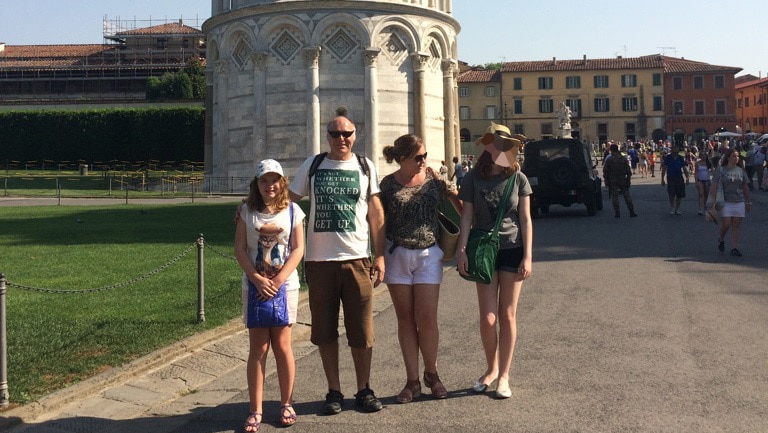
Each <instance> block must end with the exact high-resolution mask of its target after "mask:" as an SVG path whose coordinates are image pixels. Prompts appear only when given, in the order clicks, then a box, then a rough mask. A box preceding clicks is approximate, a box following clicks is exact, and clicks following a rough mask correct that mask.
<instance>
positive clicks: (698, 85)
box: [693, 75, 704, 90]
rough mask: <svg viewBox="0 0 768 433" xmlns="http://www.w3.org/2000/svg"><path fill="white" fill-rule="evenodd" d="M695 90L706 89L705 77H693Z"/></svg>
mask: <svg viewBox="0 0 768 433" xmlns="http://www.w3.org/2000/svg"><path fill="white" fill-rule="evenodd" d="M693 88H694V89H697V90H700V89H703V88H704V76H703V75H696V76H694V77H693Z"/></svg>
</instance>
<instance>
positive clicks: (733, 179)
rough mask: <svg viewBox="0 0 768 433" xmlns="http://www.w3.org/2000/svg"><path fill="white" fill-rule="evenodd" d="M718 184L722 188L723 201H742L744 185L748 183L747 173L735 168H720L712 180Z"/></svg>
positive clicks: (737, 167)
mask: <svg viewBox="0 0 768 433" xmlns="http://www.w3.org/2000/svg"><path fill="white" fill-rule="evenodd" d="M718 181H719V182H720V185H722V186H723V200H725V201H732V202H737V201H744V185H745V184H748V183H749V180H748V178H747V172H746V171H744V169H743V168H741V167H739V166H736V167H733V168H728V167H720V168H719V169H718V170H717V171H716V172H715V176H714V178H713V179H712V182H718Z"/></svg>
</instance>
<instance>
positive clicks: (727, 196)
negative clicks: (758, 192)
mask: <svg viewBox="0 0 768 433" xmlns="http://www.w3.org/2000/svg"><path fill="white" fill-rule="evenodd" d="M721 159H722V164H721V165H720V168H718V169H717V170H716V171H715V176H714V177H713V178H712V186H711V188H710V192H709V195H710V203H711V204H710V206H712V207H713V208H714V207H715V205H716V197H717V189H718V188H719V187H722V190H723V203H722V206H723V207H722V209H720V227H719V231H718V237H717V249H718V251H720V252H721V253H722V252H725V235H726V234H727V233H728V231H729V230H730V232H731V255H732V256H735V257H741V255H742V254H741V251H740V250H739V248H738V246H739V235H740V234H741V221H742V219H744V217H745V216H746V213H747V212H749V211H750V210H751V209H752V201H751V199H750V191H749V178H748V177H747V172H746V171H745V170H744V169H743V168H742V167H741V161H740V159H741V157H740V156H739V152H737V151H736V150H734V149H726V150H725V151H724V152H723V156H722V158H721Z"/></svg>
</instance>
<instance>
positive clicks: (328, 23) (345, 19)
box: [310, 12, 371, 49]
mask: <svg viewBox="0 0 768 433" xmlns="http://www.w3.org/2000/svg"><path fill="white" fill-rule="evenodd" d="M334 26H340V27H345V28H347V29H349V30H351V31H352V32H353V33H354V35H355V36H357V38H358V39H359V40H360V43H361V47H360V48H361V49H362V48H365V47H368V46H370V45H371V35H370V34H368V30H367V29H366V28H365V26H364V25H363V23H362V22H361V21H360V19H359V18H358V17H356V16H354V15H352V14H349V13H346V12H341V13H335V14H331V15H328V16H327V17H325V18H323V19H321V20H320V21H319V22H318V23H317V25H316V26H315V29H314V31H313V32H312V37H311V39H310V40H311V43H312V45H315V46H320V45H323V43H324V42H325V41H324V40H323V37H324V35H325V34H326V32H328V31H329V30H330V29H331V28H333V27H334Z"/></svg>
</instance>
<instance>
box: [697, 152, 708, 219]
mask: <svg viewBox="0 0 768 433" xmlns="http://www.w3.org/2000/svg"><path fill="white" fill-rule="evenodd" d="M694 168H695V170H696V193H697V196H698V198H699V215H704V212H705V211H706V210H707V196H708V195H709V187H710V185H711V184H712V175H711V172H712V162H711V161H710V160H709V155H707V153H706V152H703V151H702V152H700V153H699V158H698V159H697V160H696V163H695V164H694Z"/></svg>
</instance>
